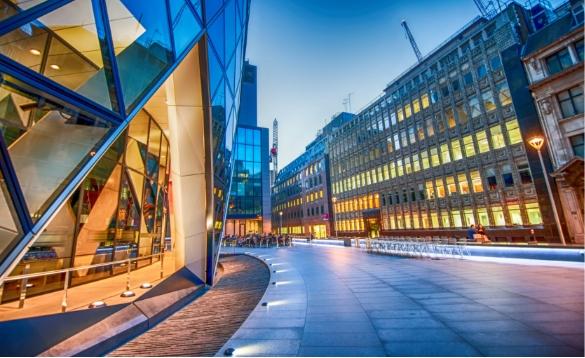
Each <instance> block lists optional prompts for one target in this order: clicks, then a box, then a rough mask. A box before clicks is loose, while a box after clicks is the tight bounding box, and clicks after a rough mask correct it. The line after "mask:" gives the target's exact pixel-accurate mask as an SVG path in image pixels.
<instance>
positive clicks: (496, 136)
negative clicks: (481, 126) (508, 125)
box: [490, 124, 506, 149]
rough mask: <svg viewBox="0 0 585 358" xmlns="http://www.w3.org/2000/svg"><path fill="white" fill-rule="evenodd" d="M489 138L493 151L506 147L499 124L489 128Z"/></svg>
mask: <svg viewBox="0 0 585 358" xmlns="http://www.w3.org/2000/svg"><path fill="white" fill-rule="evenodd" d="M490 137H491V138H492V147H493V148H494V149H500V148H503V147H505V146H506V142H505V141H504V133H502V126H500V125H499V124H497V125H495V126H493V127H490Z"/></svg>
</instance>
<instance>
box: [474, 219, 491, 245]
mask: <svg viewBox="0 0 585 358" xmlns="http://www.w3.org/2000/svg"><path fill="white" fill-rule="evenodd" d="M477 234H478V236H479V240H478V241H479V242H481V243H482V244H486V243H491V240H490V239H489V238H488V236H487V234H486V232H485V228H484V227H483V225H481V224H479V226H478V227H477Z"/></svg>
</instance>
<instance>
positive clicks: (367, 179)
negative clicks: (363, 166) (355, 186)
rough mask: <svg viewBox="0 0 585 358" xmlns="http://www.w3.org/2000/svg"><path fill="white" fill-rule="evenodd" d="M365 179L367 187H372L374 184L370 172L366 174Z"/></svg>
mask: <svg viewBox="0 0 585 358" xmlns="http://www.w3.org/2000/svg"><path fill="white" fill-rule="evenodd" d="M365 177H366V184H367V185H371V184H372V178H371V177H370V172H366V173H365Z"/></svg>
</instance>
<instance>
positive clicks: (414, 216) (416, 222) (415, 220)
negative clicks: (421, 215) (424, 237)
mask: <svg viewBox="0 0 585 358" xmlns="http://www.w3.org/2000/svg"><path fill="white" fill-rule="evenodd" d="M412 227H413V228H415V229H419V228H420V222H419V219H418V213H413V214H412Z"/></svg>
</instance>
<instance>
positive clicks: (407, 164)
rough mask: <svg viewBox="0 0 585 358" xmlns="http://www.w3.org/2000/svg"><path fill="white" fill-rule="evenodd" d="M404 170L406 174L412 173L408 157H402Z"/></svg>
mask: <svg viewBox="0 0 585 358" xmlns="http://www.w3.org/2000/svg"><path fill="white" fill-rule="evenodd" d="M404 170H405V171H406V174H410V173H412V166H411V165H410V157H406V158H404Z"/></svg>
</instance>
